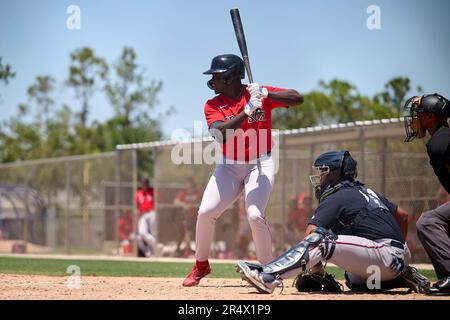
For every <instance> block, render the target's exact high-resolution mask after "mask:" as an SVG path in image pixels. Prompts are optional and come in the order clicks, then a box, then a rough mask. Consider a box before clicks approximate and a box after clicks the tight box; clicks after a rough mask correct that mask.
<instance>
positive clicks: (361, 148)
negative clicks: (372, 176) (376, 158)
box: [358, 127, 366, 181]
mask: <svg viewBox="0 0 450 320" xmlns="http://www.w3.org/2000/svg"><path fill="white" fill-rule="evenodd" d="M358 131H359V132H358V140H359V154H360V157H361V160H360V162H361V163H360V164H359V165H358V166H359V168H360V169H359V170H358V171H360V172H361V175H360V179H361V180H362V181H365V178H366V153H365V152H364V151H365V148H366V137H365V135H364V128H363V127H360V128H359V129H358Z"/></svg>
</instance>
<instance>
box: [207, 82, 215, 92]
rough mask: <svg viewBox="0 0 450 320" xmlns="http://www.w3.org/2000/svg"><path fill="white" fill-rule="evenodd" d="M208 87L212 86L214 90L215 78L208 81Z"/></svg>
mask: <svg viewBox="0 0 450 320" xmlns="http://www.w3.org/2000/svg"><path fill="white" fill-rule="evenodd" d="M207 84H208V88H210V89H211V90H214V83H213V79H210V80H209V81H208V82H207Z"/></svg>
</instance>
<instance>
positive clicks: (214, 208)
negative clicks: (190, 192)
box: [183, 54, 303, 287]
mask: <svg viewBox="0 0 450 320" xmlns="http://www.w3.org/2000/svg"><path fill="white" fill-rule="evenodd" d="M204 74H210V75H212V79H211V80H209V81H208V86H209V87H210V88H211V89H213V90H214V91H215V93H216V94H218V95H217V96H215V97H214V98H213V99H211V100H208V101H207V102H206V104H205V116H206V121H207V122H208V127H209V129H210V130H211V132H212V134H213V136H214V137H215V138H216V140H218V141H219V142H220V143H222V151H223V159H225V161H222V162H219V163H218V164H217V166H216V168H215V171H214V173H213V175H212V176H211V178H210V180H209V182H208V185H207V186H206V189H205V192H204V194H203V198H202V202H201V204H200V208H199V211H198V217H197V227H196V253H195V257H196V263H195V265H194V267H193V268H192V271H191V272H190V273H189V274H188V276H187V277H186V279H185V280H184V282H183V286H187V287H190V286H196V285H198V283H199V282H200V279H201V278H203V277H204V276H206V275H208V274H209V273H210V272H211V268H210V265H209V262H208V258H209V253H210V248H211V243H212V240H213V233H214V224H215V221H216V220H217V219H218V218H219V216H220V215H221V214H222V212H224V211H225V209H227V208H228V207H229V206H230V205H231V204H232V203H233V202H234V201H235V200H236V198H237V197H238V196H239V194H240V193H241V192H242V191H244V193H245V194H244V195H245V206H246V211H247V217H248V220H249V223H250V227H251V230H252V236H253V240H254V243H255V247H256V256H257V259H258V260H259V261H260V262H261V263H266V262H269V261H270V260H272V258H273V256H272V238H271V234H270V231H269V226H268V225H267V222H266V220H265V215H264V210H265V208H266V206H267V203H268V202H269V197H270V194H271V192H272V187H273V183H274V161H273V159H272V156H271V144H272V141H271V120H272V109H274V108H278V107H287V106H294V105H300V104H302V103H303V96H302V95H301V94H299V93H298V92H297V91H295V90H288V89H280V88H273V87H260V86H259V85H258V84H255V83H253V84H249V85H248V86H246V85H243V84H242V83H241V79H243V78H244V76H245V71H244V62H243V61H242V59H241V58H240V57H238V56H236V55H232V54H224V55H220V56H217V57H215V58H214V59H213V60H212V62H211V68H210V69H209V70H207V71H206V72H204Z"/></svg>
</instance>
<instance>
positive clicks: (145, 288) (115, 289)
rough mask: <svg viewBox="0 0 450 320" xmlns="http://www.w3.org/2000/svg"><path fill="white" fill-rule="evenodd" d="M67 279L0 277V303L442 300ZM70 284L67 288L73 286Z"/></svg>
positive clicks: (174, 281) (205, 283) (236, 282)
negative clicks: (133, 300) (13, 301)
mask: <svg viewBox="0 0 450 320" xmlns="http://www.w3.org/2000/svg"><path fill="white" fill-rule="evenodd" d="M67 280H68V277H50V276H36V275H12V274H0V283H2V290H1V291H0V300H6V299H18V300H27V299H37V300H41V299H45V300H54V299H62V300H66V299H69V300H115V299H124V300H128V299H139V300H324V299H326V300H375V299H376V300H384V299H388V300H391V299H395V300H399V299H400V300H422V299H433V300H434V299H436V300H437V299H446V300H449V299H450V297H430V296H426V295H422V294H415V293H412V294H405V290H406V289H401V290H398V291H395V292H392V293H390V294H356V293H353V292H351V291H346V292H345V293H344V294H339V295H337V294H326V295H324V294H308V293H299V292H297V291H296V289H295V288H294V287H292V283H291V281H285V282H286V283H285V287H284V289H283V292H282V293H281V294H280V292H281V288H278V289H277V290H276V291H275V292H274V294H271V295H262V294H258V293H257V292H256V290H255V289H253V288H252V287H251V286H249V285H246V283H244V282H243V281H242V280H240V279H208V278H206V279H203V280H202V282H201V284H200V285H199V286H198V287H193V288H184V287H182V286H181V282H182V280H183V279H181V278H142V277H81V283H80V288H78V289H77V288H69V287H68V283H67ZM76 284H77V283H70V284H69V285H72V286H74V285H76Z"/></svg>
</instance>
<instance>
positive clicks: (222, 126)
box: [209, 111, 248, 143]
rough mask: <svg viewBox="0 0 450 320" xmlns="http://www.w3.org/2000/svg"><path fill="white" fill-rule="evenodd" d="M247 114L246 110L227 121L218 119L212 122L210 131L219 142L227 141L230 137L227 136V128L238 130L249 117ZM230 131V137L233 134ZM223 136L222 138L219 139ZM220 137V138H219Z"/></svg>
mask: <svg viewBox="0 0 450 320" xmlns="http://www.w3.org/2000/svg"><path fill="white" fill-rule="evenodd" d="M247 117H248V116H247V114H245V112H244V111H242V112H241V113H239V114H238V115H237V116H236V117H234V118H232V119H229V120H227V121H216V122H214V123H212V124H211V126H210V128H209V131H210V132H211V134H212V135H213V137H214V138H215V139H216V141H218V142H222V143H225V142H226V141H227V139H228V138H229V137H227V130H236V129H238V128H240V127H241V125H242V123H243V122H244V121H245V119H247ZM229 133H230V137H231V136H233V134H231V132H229ZM219 137H221V138H222V139H219ZM218 139H219V140H218Z"/></svg>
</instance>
